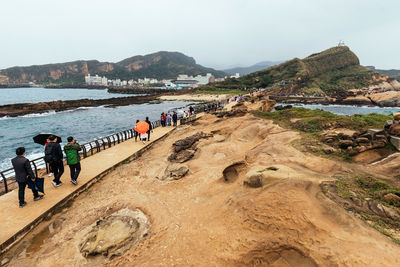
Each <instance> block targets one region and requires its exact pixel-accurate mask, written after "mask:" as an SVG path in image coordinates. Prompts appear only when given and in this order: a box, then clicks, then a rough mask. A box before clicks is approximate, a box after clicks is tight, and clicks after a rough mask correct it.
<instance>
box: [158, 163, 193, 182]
mask: <svg viewBox="0 0 400 267" xmlns="http://www.w3.org/2000/svg"><path fill="white" fill-rule="evenodd" d="M188 172H189V168H188V167H187V166H184V165H169V166H168V167H167V168H166V169H165V172H164V176H163V178H162V180H179V179H182V178H183V177H184V176H185V175H186V174H187V173H188Z"/></svg>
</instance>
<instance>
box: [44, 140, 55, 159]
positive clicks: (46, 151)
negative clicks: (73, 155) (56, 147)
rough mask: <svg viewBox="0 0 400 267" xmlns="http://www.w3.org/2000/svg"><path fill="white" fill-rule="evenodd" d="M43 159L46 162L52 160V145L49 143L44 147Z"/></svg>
mask: <svg viewBox="0 0 400 267" xmlns="http://www.w3.org/2000/svg"><path fill="white" fill-rule="evenodd" d="M44 161H45V162H47V163H51V162H53V161H54V157H53V146H52V145H50V144H48V145H47V146H46V147H45V149H44Z"/></svg>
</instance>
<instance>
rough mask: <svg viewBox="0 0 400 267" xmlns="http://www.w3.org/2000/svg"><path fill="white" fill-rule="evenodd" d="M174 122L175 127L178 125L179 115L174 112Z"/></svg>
mask: <svg viewBox="0 0 400 267" xmlns="http://www.w3.org/2000/svg"><path fill="white" fill-rule="evenodd" d="M172 122H173V125H174V126H176V125H177V123H178V114H176V112H175V111H174V115H172Z"/></svg>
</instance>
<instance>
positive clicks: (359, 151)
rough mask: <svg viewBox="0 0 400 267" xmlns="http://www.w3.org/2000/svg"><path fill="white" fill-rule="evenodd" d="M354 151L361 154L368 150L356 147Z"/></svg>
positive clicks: (363, 147)
mask: <svg viewBox="0 0 400 267" xmlns="http://www.w3.org/2000/svg"><path fill="white" fill-rule="evenodd" d="M355 149H356V150H357V152H358V153H362V152H364V151H367V150H368V149H367V148H366V147H365V146H358V147H356V148H355Z"/></svg>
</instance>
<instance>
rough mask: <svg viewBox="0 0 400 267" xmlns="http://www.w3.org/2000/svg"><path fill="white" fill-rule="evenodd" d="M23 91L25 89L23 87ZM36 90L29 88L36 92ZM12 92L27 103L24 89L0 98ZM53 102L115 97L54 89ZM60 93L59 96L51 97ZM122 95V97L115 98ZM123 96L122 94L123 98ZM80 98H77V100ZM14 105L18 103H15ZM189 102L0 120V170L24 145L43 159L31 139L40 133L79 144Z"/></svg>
mask: <svg viewBox="0 0 400 267" xmlns="http://www.w3.org/2000/svg"><path fill="white" fill-rule="evenodd" d="M23 89H25V88H23ZM36 89H37V88H28V90H36ZM43 90H46V91H47V90H48V89H43V88H38V90H37V91H38V92H43ZM10 91H11V92H12V93H13V96H12V97H13V98H14V99H18V101H19V99H25V100H28V99H27V97H26V95H25V93H26V90H22V91H19V89H0V99H4V98H6V97H8V98H9V99H10V98H11V97H10V96H8V95H7V94H9V92H10ZM50 91H51V92H52V94H51V95H52V100H59V99H62V98H63V99H65V97H66V96H67V95H68V94H70V93H76V92H79V94H78V93H77V95H75V96H82V95H85V96H86V97H85V98H97V99H98V98H99V97H102V98H107V96H109V97H111V96H112V97H115V95H112V94H110V95H108V94H107V92H106V91H105V90H103V92H99V91H100V90H87V89H54V90H50ZM54 92H55V93H57V92H59V94H60V97H57V96H55V95H54ZM117 96H121V95H117ZM122 96H124V95H122ZM77 98H79V97H77ZM34 99H35V101H29V102H41V101H49V98H48V95H40V94H38V95H36V96H35V98H34ZM15 103H17V101H15ZM188 104H190V102H185V101H164V102H161V103H159V104H139V105H130V106H121V107H113V108H109V107H103V106H100V107H86V108H85V107H81V108H78V109H74V110H68V111H62V112H54V111H50V112H47V113H42V114H29V115H25V116H20V117H3V118H0V170H4V169H6V168H10V167H11V161H10V160H11V158H13V157H14V156H15V149H16V148H17V147H19V146H24V147H25V149H26V151H27V157H28V158H29V159H34V158H38V157H41V156H43V149H44V148H43V146H41V145H38V144H35V143H34V142H33V139H32V138H33V137H34V136H35V135H37V134H39V133H54V134H56V135H59V136H61V137H62V139H63V141H64V140H65V141H66V138H67V137H68V136H73V137H74V138H76V140H78V141H79V142H80V143H81V144H83V143H85V142H88V141H91V140H94V139H96V138H100V137H103V136H106V135H109V134H112V133H116V132H120V131H122V130H126V129H129V128H132V127H133V125H134V123H135V122H136V120H137V119H138V120H144V119H145V117H146V116H148V117H149V118H150V120H151V121H153V120H159V119H160V114H161V112H166V111H168V110H169V109H173V108H180V107H185V106H187V105H188Z"/></svg>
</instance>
